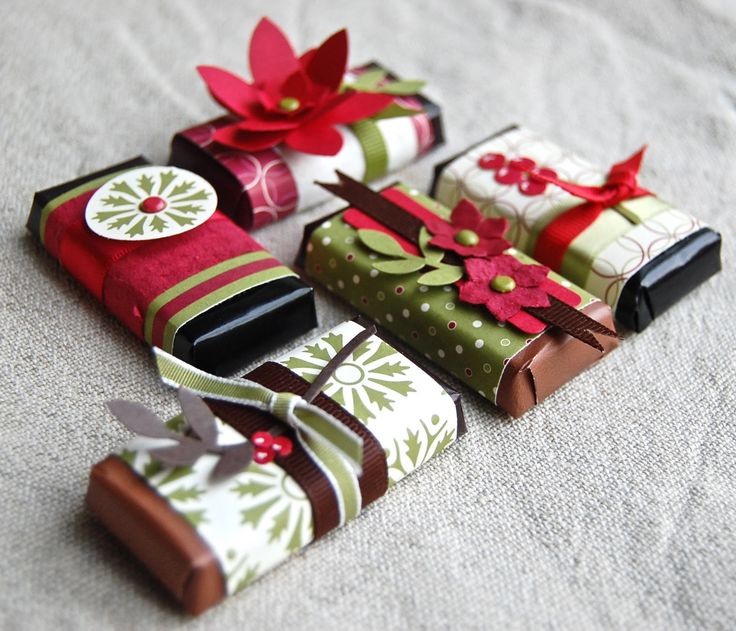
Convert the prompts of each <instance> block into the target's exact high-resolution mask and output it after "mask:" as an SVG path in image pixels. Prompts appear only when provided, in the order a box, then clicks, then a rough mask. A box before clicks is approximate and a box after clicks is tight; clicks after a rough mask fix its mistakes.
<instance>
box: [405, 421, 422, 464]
mask: <svg viewBox="0 0 736 631" xmlns="http://www.w3.org/2000/svg"><path fill="white" fill-rule="evenodd" d="M404 444H405V445H406V455H407V456H408V457H409V460H411V463H412V464H413V465H414V466H415V467H416V466H417V461H418V460H419V452H420V451H421V448H422V442H421V441H420V440H419V432H418V431H416V432H412V431H411V430H407V432H406V438H405V439H404Z"/></svg>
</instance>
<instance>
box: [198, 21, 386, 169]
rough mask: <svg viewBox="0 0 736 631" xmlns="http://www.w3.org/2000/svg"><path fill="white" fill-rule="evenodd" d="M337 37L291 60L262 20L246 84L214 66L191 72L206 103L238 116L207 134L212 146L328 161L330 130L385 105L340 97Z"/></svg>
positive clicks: (343, 59) (343, 52)
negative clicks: (282, 149)
mask: <svg viewBox="0 0 736 631" xmlns="http://www.w3.org/2000/svg"><path fill="white" fill-rule="evenodd" d="M347 59H348V36H347V32H346V31H345V30H342V31H339V32H337V33H335V34H334V35H332V36H331V37H329V38H328V39H327V40H325V42H323V43H322V45H321V46H320V47H319V48H316V49H311V50H308V51H307V52H306V53H304V54H303V55H302V56H301V57H297V56H296V54H295V53H294V49H293V48H292V47H291V44H290V43H289V40H288V39H286V37H285V36H284V34H283V33H282V32H281V31H280V30H279V28H278V27H277V26H276V25H275V24H274V23H273V22H271V21H270V20H268V19H267V18H263V19H262V20H261V21H260V22H259V23H258V26H256V28H255V30H254V31H253V36H252V37H251V41H250V69H251V74H252V76H253V82H252V83H248V82H247V81H245V80H244V79H242V78H240V77H238V76H236V75H234V74H232V73H230V72H228V71H226V70H223V69H221V68H217V67H215V66H199V67H198V68H197V70H198V71H199V74H200V75H201V76H202V78H203V79H204V81H205V83H206V84H207V87H208V88H209V90H210V93H211V94H212V96H213V98H214V99H215V100H216V101H217V102H218V103H220V104H221V105H222V106H223V107H225V108H227V109H228V110H229V111H230V112H231V113H233V114H234V115H235V116H237V117H238V119H239V120H238V121H236V122H235V123H233V124H232V125H228V126H226V127H221V128H220V129H218V130H217V131H216V132H215V136H214V137H215V140H217V141H218V142H220V143H222V144H224V145H228V146H230V147H234V148H236V149H241V150H243V151H258V150H260V149H266V148H269V147H274V146H275V145H278V144H279V143H281V142H284V143H286V145H288V146H289V147H291V148H292V149H295V150H296V151H302V152H304V153H312V154H317V155H335V154H336V153H337V152H338V151H340V148H341V147H342V143H343V140H342V135H341V134H340V132H339V131H338V130H337V129H336V128H335V125H342V124H348V123H353V122H355V121H358V120H362V119H364V118H368V117H369V116H373V115H375V114H377V113H378V112H380V111H381V110H383V109H384V108H386V107H387V106H388V105H390V104H391V102H392V100H393V97H392V96H391V95H389V94H375V93H364V92H358V91H355V90H348V91H346V92H342V93H341V92H340V86H341V84H342V80H343V76H344V75H345V71H346V69H347Z"/></svg>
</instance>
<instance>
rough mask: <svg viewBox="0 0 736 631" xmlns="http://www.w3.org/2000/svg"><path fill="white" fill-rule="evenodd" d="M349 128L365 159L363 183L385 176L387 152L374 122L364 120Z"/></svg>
mask: <svg viewBox="0 0 736 631" xmlns="http://www.w3.org/2000/svg"><path fill="white" fill-rule="evenodd" d="M350 127H351V129H352V130H353V133H354V134H355V136H356V137H357V138H358V142H359V143H360V147H361V149H362V150H363V156H364V157H365V173H364V174H363V181H364V182H370V181H371V180H375V179H378V178H379V177H381V176H383V175H385V174H386V171H388V151H387V149H386V143H385V142H384V140H383V136H382V135H381V130H380V129H378V125H376V123H375V121H372V120H369V119H365V120H362V121H358V122H357V123H353V124H352V125H351V126H350Z"/></svg>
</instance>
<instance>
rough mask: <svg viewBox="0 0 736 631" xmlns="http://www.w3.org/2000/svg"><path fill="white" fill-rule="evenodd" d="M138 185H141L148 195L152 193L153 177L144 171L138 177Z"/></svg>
mask: <svg viewBox="0 0 736 631" xmlns="http://www.w3.org/2000/svg"><path fill="white" fill-rule="evenodd" d="M138 186H140V187H141V190H144V191H145V192H146V194H147V195H150V194H151V191H152V190H153V178H152V177H150V176H148V175H146V174H145V173H144V174H143V175H141V176H140V177H139V178H138Z"/></svg>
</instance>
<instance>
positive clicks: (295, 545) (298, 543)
mask: <svg viewBox="0 0 736 631" xmlns="http://www.w3.org/2000/svg"><path fill="white" fill-rule="evenodd" d="M302 547H303V543H302V511H301V509H300V510H299V517H298V518H297V520H296V526H294V532H293V534H292V535H291V539H289V543H288V544H287V545H286V549H287V550H288V551H289V552H295V551H297V550H298V549H299V548H302Z"/></svg>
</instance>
